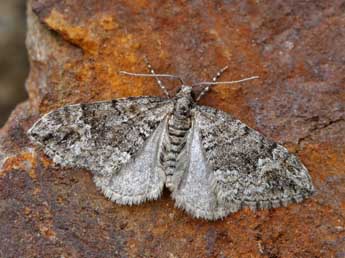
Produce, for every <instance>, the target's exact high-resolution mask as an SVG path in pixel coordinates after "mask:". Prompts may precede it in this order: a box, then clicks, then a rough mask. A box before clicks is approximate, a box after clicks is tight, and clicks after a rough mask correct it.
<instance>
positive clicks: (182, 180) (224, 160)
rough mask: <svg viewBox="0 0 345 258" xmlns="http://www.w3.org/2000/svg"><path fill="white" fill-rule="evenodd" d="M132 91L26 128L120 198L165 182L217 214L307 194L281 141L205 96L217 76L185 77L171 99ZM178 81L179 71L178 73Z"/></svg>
mask: <svg viewBox="0 0 345 258" xmlns="http://www.w3.org/2000/svg"><path fill="white" fill-rule="evenodd" d="M148 67H149V69H150V72H151V73H150V74H133V73H129V72H123V73H125V74H128V75H134V76H152V77H154V78H155V79H156V80H157V82H158V85H159V86H160V87H161V89H162V91H163V92H164V93H165V95H166V97H165V98H163V97H151V96H146V97H144V96H143V97H128V98H121V99H114V100H111V101H101V102H95V103H89V104H76V105H68V106H64V107H62V108H60V109H57V110H54V111H52V112H50V113H48V114H46V115H44V116H43V117H42V118H41V119H39V120H38V121H37V122H36V123H35V124H34V125H33V126H32V128H31V129H30V130H29V131H28V135H29V136H30V138H31V140H32V141H33V142H34V143H36V144H39V145H41V147H42V149H43V151H44V152H45V153H46V155H48V156H49V157H50V158H51V159H52V160H53V162H55V163H57V164H59V165H61V166H66V167H77V168H85V169H87V170H89V171H91V173H92V175H93V179H94V182H95V184H96V186H97V187H98V188H99V189H100V190H101V191H102V192H103V194H104V195H105V196H106V197H108V198H109V199H111V200H112V201H114V202H116V203H119V204H127V205H132V204H140V203H142V202H145V201H147V200H154V199H157V198H159V197H160V195H161V193H162V190H163V188H164V186H165V187H167V188H168V189H169V190H170V191H171V196H172V198H173V199H174V200H175V203H176V206H177V207H180V208H182V209H184V210H185V211H186V212H187V213H189V214H191V215H192V216H194V217H196V218H203V219H207V220H215V219H219V218H223V217H225V216H227V215H228V214H230V213H234V212H236V211H238V210H240V209H241V208H243V207H249V208H251V209H253V210H256V209H264V208H275V207H279V206H286V205H287V204H288V203H291V202H300V201H302V200H303V199H304V198H306V197H308V196H310V195H311V194H312V193H313V191H314V187H313V184H312V181H311V178H310V176H309V173H308V170H307V169H306V168H305V166H304V165H303V164H302V163H301V162H300V161H299V159H298V158H297V157H296V156H295V155H293V154H291V153H289V152H288V151H287V149H286V148H284V147H283V146H281V145H279V144H277V143H275V142H273V141H271V140H269V139H267V138H265V137H264V136H263V135H262V134H260V133H259V132H257V131H255V130H253V129H251V128H249V127H248V126H247V125H245V124H244V123H242V122H241V121H239V120H237V119H235V118H233V117H232V116H231V115H229V114H227V113H225V112H223V111H221V110H217V109H214V108H212V107H207V106H201V105H198V104H197V102H198V100H199V99H200V98H201V97H202V96H203V95H204V94H205V93H206V92H208V90H209V89H210V87H211V86H213V85H216V84H220V83H235V82H241V81H245V80H249V79H253V77H251V78H247V79H243V80H239V81H231V82H216V80H217V79H218V77H219V76H220V74H221V73H222V72H224V71H225V70H226V68H227V67H225V68H223V69H222V70H221V71H220V72H218V73H217V76H215V77H214V78H213V80H212V82H204V83H199V84H198V85H202V86H204V87H205V88H204V89H203V90H202V91H201V93H200V94H199V95H198V96H197V97H195V96H194V93H193V87H192V86H187V85H185V83H184V82H183V81H182V83H181V84H182V86H181V87H180V89H179V90H178V92H177V94H176V95H175V97H170V96H169V93H168V91H167V90H166V88H165V86H164V85H163V83H162V82H161V80H160V79H159V78H160V77H172V78H176V77H177V76H174V75H167V74H155V72H154V70H153V69H152V67H151V65H149V64H148ZM180 80H181V79H180Z"/></svg>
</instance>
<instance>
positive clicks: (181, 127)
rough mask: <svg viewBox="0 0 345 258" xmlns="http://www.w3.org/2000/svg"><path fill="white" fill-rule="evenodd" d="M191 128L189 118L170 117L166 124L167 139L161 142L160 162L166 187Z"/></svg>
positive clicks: (169, 182)
mask: <svg viewBox="0 0 345 258" xmlns="http://www.w3.org/2000/svg"><path fill="white" fill-rule="evenodd" d="M190 127H191V117H190V116H189V115H188V116H182V117H178V116H176V115H173V116H171V118H170V119H169V122H168V137H166V138H165V139H164V141H163V150H162V152H161V155H160V161H161V164H162V165H163V168H164V170H165V174H166V176H167V180H166V186H167V187H169V185H170V184H171V180H172V177H173V175H174V173H175V171H176V165H177V161H178V158H179V155H180V154H181V152H182V151H183V149H184V147H185V144H186V139H187V137H186V136H187V133H188V131H189V129H190Z"/></svg>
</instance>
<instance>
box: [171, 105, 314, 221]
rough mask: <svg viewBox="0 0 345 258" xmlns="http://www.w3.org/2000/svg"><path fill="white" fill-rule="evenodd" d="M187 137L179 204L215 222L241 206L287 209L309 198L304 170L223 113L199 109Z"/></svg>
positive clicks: (275, 146) (310, 188) (281, 149)
mask: <svg viewBox="0 0 345 258" xmlns="http://www.w3.org/2000/svg"><path fill="white" fill-rule="evenodd" d="M193 113H194V115H193V117H194V121H193V127H192V129H191V132H190V134H189V139H188V143H187V145H188V146H189V147H188V148H189V157H188V159H189V164H188V166H186V167H187V170H186V171H185V173H184V177H183V178H182V180H181V183H180V186H179V189H178V190H176V191H175V192H174V193H173V197H174V198H175V199H176V202H177V205H178V206H180V207H182V208H184V209H185V210H186V211H188V212H189V213H191V214H192V215H194V216H195V217H201V218H206V219H217V218H221V217H224V216H226V215H228V214H229V213H231V212H235V211H237V210H239V209H241V208H242V207H250V208H252V209H261V208H272V207H279V206H282V205H283V206H285V205H287V204H288V203H290V202H300V201H301V200H302V199H304V198H305V197H308V196H310V195H311V194H312V193H313V191H314V188H313V185H312V182H311V178H310V176H309V174H308V171H307V169H306V168H305V167H304V166H303V164H302V163H301V162H300V161H299V160H298V159H297V157H296V156H295V155H293V154H290V153H288V151H287V150H286V149H285V148H284V147H283V146H281V145H278V144H276V143H274V142H273V141H270V140H268V139H267V138H265V137H264V136H263V135H261V134H260V133H259V132H257V131H255V130H253V129H251V128H249V127H248V126H246V125H245V124H243V123H242V122H240V121H239V120H236V119H233V118H232V117H231V116H230V115H228V114H227V113H224V112H222V111H219V110H216V109H213V108H210V107H204V106H197V107H196V108H195V109H194V111H193Z"/></svg>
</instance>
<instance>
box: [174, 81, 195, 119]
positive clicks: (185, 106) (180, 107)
mask: <svg viewBox="0 0 345 258" xmlns="http://www.w3.org/2000/svg"><path fill="white" fill-rule="evenodd" d="M194 104H195V103H194V99H193V91H192V87H190V86H185V85H182V86H181V88H180V89H179V91H178V92H177V94H176V102H175V107H174V115H176V116H178V117H181V118H184V117H189V116H190V112H191V109H192V107H193V105H194Z"/></svg>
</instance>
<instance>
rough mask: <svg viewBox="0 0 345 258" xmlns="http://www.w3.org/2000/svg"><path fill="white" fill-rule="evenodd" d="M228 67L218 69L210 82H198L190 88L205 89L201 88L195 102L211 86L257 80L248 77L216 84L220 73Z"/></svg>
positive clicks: (253, 77) (254, 77)
mask: <svg viewBox="0 0 345 258" xmlns="http://www.w3.org/2000/svg"><path fill="white" fill-rule="evenodd" d="M228 68H229V67H228V66H225V67H223V68H222V69H220V70H219V71H218V72H217V74H216V76H214V77H213V78H212V81H210V82H199V83H196V84H194V85H192V86H196V85H199V86H200V85H206V87H205V88H203V90H202V91H201V92H200V94H199V95H198V97H197V98H196V102H198V101H199V100H200V99H201V97H202V96H204V95H205V94H206V93H207V92H208V91H209V90H210V88H211V86H213V85H218V84H235V83H240V82H245V81H249V80H254V79H258V78H259V76H252V77H248V78H244V79H241V80H236V81H224V82H217V79H218V78H219V77H220V76H221V75H222V73H224V71H226V70H227V69H228Z"/></svg>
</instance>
